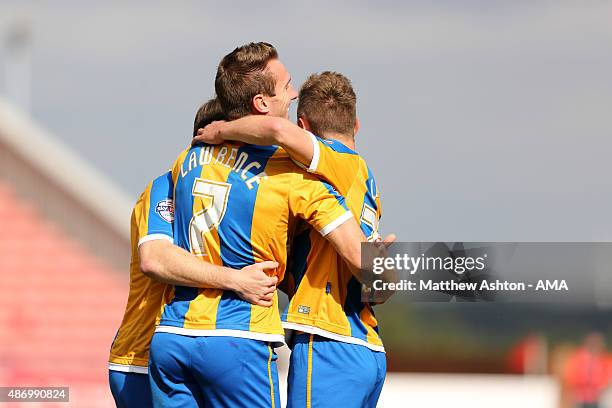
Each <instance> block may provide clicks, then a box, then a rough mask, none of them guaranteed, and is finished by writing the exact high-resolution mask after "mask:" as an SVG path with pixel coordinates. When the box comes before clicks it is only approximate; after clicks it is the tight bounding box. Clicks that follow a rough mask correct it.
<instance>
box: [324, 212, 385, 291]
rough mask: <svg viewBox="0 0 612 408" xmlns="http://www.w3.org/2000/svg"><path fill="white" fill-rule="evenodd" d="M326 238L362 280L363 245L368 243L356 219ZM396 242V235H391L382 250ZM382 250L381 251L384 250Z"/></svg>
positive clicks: (356, 276) (350, 219) (352, 271)
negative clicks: (360, 271)
mask: <svg viewBox="0 0 612 408" xmlns="http://www.w3.org/2000/svg"><path fill="white" fill-rule="evenodd" d="M325 238H326V239H327V240H328V241H329V242H330V243H331V244H332V245H333V246H334V248H335V250H336V252H338V254H339V255H340V256H341V257H342V258H343V259H344V261H345V262H346V263H347V264H348V265H349V266H350V269H351V273H352V274H353V276H355V278H357V279H358V280H359V279H361V277H360V274H359V270H360V269H361V267H362V265H361V243H362V242H366V241H367V240H366V237H365V235H364V234H363V231H362V230H361V228H359V225H358V224H357V221H356V220H355V218H353V217H351V218H349V219H348V220H347V221H346V222H344V223H343V224H342V225H340V226H339V227H338V228H336V229H334V230H333V231H331V232H330V233H329V234H327V235H326V236H325ZM393 241H395V234H389V235H388V236H387V237H385V239H384V240H383V243H382V244H383V245H381V247H382V248H384V247H385V246H388V245H390V244H391V243H392V242H393ZM382 248H381V250H383V249H382Z"/></svg>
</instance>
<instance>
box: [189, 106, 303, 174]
mask: <svg viewBox="0 0 612 408" xmlns="http://www.w3.org/2000/svg"><path fill="white" fill-rule="evenodd" d="M312 137H313V136H311V135H310V134H309V133H308V132H307V131H305V130H304V129H302V128H300V127H299V126H297V125H296V124H294V123H292V122H291V121H289V120H288V119H285V118H278V117H272V116H262V115H250V116H245V117H243V118H240V119H237V120H233V121H231V122H224V121H217V122H213V123H211V124H210V125H208V126H206V127H205V128H203V129H199V130H198V134H197V136H195V137H194V139H193V143H210V144H219V143H222V142H223V141H225V140H234V141H239V142H243V143H248V144H254V145H264V146H269V145H278V146H281V147H282V148H283V149H285V151H286V152H287V153H288V154H289V156H291V158H292V159H293V160H295V161H297V162H299V163H301V164H303V165H305V166H310V163H311V162H312V157H313V154H314V146H313V142H312Z"/></svg>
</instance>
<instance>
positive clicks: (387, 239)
mask: <svg viewBox="0 0 612 408" xmlns="http://www.w3.org/2000/svg"><path fill="white" fill-rule="evenodd" d="M396 238H397V237H396V236H395V234H389V235H387V236H386V237H385V239H383V242H384V243H391V242H395V240H396Z"/></svg>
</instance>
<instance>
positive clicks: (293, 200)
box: [149, 43, 365, 407]
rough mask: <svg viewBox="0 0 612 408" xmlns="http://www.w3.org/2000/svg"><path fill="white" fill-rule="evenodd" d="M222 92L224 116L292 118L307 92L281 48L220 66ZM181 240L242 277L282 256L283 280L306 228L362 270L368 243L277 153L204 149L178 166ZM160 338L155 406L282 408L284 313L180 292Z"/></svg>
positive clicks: (321, 185)
mask: <svg viewBox="0 0 612 408" xmlns="http://www.w3.org/2000/svg"><path fill="white" fill-rule="evenodd" d="M215 88H216V91H217V96H218V99H219V101H220V103H221V106H222V107H223V111H224V113H225V115H226V116H227V117H228V118H229V119H238V118H240V117H244V116H250V115H267V116H276V117H281V118H287V114H288V107H289V104H290V103H291V100H293V99H295V97H296V96H297V93H296V92H295V90H293V88H292V86H291V77H290V75H289V73H288V72H287V70H286V69H285V67H284V66H283V64H282V63H281V62H280V61H279V60H278V55H277V53H276V50H275V49H274V47H272V46H271V45H269V44H266V43H251V44H247V45H245V46H242V47H238V48H237V49H235V50H234V51H233V52H232V53H230V54H228V55H227V56H225V57H224V58H223V60H222V61H221V63H220V64H219V68H218V71H217V77H216V80H215ZM172 178H173V182H174V185H175V195H174V200H175V209H176V210H175V220H174V242H175V243H177V244H178V245H180V246H181V247H182V248H185V249H187V250H189V251H191V252H192V253H194V254H196V255H198V256H200V257H201V258H202V259H204V260H207V261H209V262H211V263H214V264H216V265H223V266H227V267H231V268H234V269H238V268H242V267H244V266H246V265H250V264H253V263H254V262H257V261H265V260H276V261H277V262H278V263H279V266H278V268H276V270H275V271H274V275H275V276H278V278H279V280H282V278H283V275H284V272H285V268H286V260H287V253H286V252H287V244H288V237H291V236H293V234H294V233H295V231H296V228H298V220H304V221H305V222H306V223H308V225H310V226H311V227H312V228H313V229H314V230H315V231H316V233H317V234H319V235H320V236H324V237H325V238H326V239H328V240H329V241H330V242H332V243H333V246H334V248H335V249H336V250H337V251H338V253H339V254H341V255H342V256H343V257H344V259H345V260H346V261H347V262H348V263H349V264H350V265H351V266H352V267H353V268H359V263H360V242H361V241H362V239H365V237H364V235H363V233H362V232H361V230H360V228H359V226H358V224H357V223H356V221H355V219H354V217H353V215H352V214H351V212H350V211H348V207H347V205H346V204H345V200H344V198H343V197H342V196H341V195H339V194H338V193H337V191H336V190H335V189H334V188H333V187H332V186H331V185H330V184H329V183H326V182H324V181H321V180H320V179H318V178H317V177H314V176H312V175H310V174H308V173H307V172H306V171H304V170H301V169H300V168H299V167H297V166H296V165H295V164H294V163H293V162H292V161H291V159H290V158H289V156H288V155H287V154H286V152H284V151H283V150H282V149H279V148H278V147H277V146H271V147H261V146H254V145H243V144H236V143H223V144H221V145H218V146H213V145H204V146H194V147H191V148H189V149H187V150H185V151H184V152H183V153H182V154H181V155H180V156H179V158H178V159H177V160H176V162H175V165H174V167H173V170H172ZM167 295H168V296H167V297H166V303H165V305H164V306H163V312H162V315H161V320H160V323H159V326H158V327H157V328H156V333H155V335H154V336H153V340H152V342H151V353H150V365H149V375H150V378H151V388H152V391H153V403H154V405H155V406H170V405H184V406H190V405H196V404H197V405H200V406H211V407H216V406H231V407H270V406H272V407H274V406H279V403H280V401H279V394H278V379H277V371H276V354H275V353H274V351H273V346H274V345H275V344H278V343H282V342H283V341H284V332H283V328H282V324H281V319H280V315H279V312H278V309H277V308H276V307H275V306H276V301H277V298H276V296H274V298H273V301H274V304H275V305H274V306H273V307H270V308H265V307H261V306H258V305H252V304H249V303H248V302H245V301H244V300H242V299H240V298H239V297H238V296H236V294H235V293H234V292H231V291H226V290H218V289H194V288H191V287H187V286H182V285H175V286H174V287H171V288H169V289H167Z"/></svg>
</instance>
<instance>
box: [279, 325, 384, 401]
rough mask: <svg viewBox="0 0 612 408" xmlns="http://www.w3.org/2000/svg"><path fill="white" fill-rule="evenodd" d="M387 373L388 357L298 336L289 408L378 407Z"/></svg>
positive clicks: (354, 345) (348, 345)
mask: <svg viewBox="0 0 612 408" xmlns="http://www.w3.org/2000/svg"><path fill="white" fill-rule="evenodd" d="M386 372H387V359H386V358H385V353H382V352H378V351H374V350H370V349H369V348H367V347H365V346H360V345H357V344H349V343H343V342H340V341H336V340H331V339H327V338H325V337H321V336H317V335H311V334H307V333H306V334H298V335H297V336H296V339H295V343H294V345H293V351H292V352H291V361H290V364H289V377H288V379H287V383H288V390H287V408H310V407H312V408H319V407H342V408H353V407H354V408H364V407H376V403H377V402H378V397H379V396H380V392H381V391H382V387H383V383H384V382H385V375H386Z"/></svg>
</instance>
